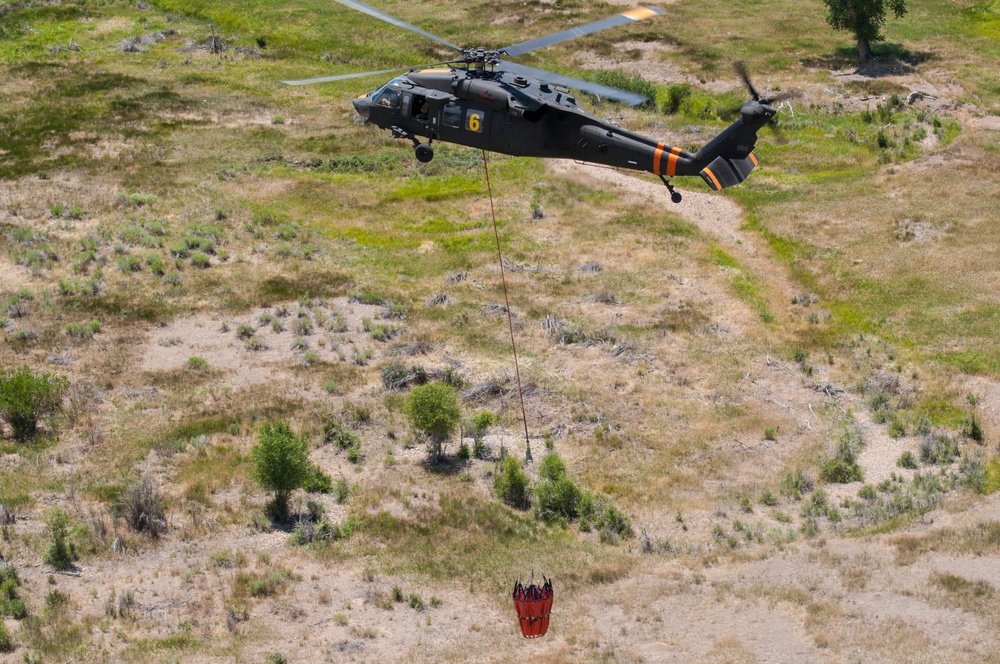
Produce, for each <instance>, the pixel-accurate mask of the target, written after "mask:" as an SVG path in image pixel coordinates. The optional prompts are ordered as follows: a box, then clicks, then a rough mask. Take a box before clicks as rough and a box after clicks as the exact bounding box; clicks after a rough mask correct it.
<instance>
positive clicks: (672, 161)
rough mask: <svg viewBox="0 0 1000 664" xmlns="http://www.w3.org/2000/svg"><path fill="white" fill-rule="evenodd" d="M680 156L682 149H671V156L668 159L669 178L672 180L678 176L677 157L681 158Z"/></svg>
mask: <svg viewBox="0 0 1000 664" xmlns="http://www.w3.org/2000/svg"><path fill="white" fill-rule="evenodd" d="M680 154H681V149H680V148H677V147H674V148H670V156H669V157H667V177H669V178H672V177H674V175H676V174H677V157H679V156H680Z"/></svg>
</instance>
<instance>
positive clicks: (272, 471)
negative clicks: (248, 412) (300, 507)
mask: <svg viewBox="0 0 1000 664" xmlns="http://www.w3.org/2000/svg"><path fill="white" fill-rule="evenodd" d="M250 461H251V464H252V465H251V471H250V472H251V476H252V477H253V479H254V480H256V482H257V483H258V484H260V486H261V487H262V488H263V489H265V490H266V491H271V492H272V493H273V494H274V498H273V500H272V501H271V503H270V504H269V506H268V507H269V511H270V513H271V514H272V515H273V516H274V517H275V520H283V519H284V518H286V517H287V516H288V496H289V495H290V494H291V493H292V491H294V490H295V489H298V488H300V487H301V486H302V485H303V484H304V483H305V482H306V480H307V479H308V477H309V474H310V473H311V472H312V467H313V464H312V463H311V462H310V461H309V444H308V442H307V441H306V439H305V438H303V437H301V436H296V435H295V434H294V433H292V430H291V427H289V426H288V423H287V422H284V421H280V420H279V421H277V422H265V423H264V425H263V426H262V427H261V428H260V434H259V438H258V442H257V444H256V445H254V446H253V449H251V450H250Z"/></svg>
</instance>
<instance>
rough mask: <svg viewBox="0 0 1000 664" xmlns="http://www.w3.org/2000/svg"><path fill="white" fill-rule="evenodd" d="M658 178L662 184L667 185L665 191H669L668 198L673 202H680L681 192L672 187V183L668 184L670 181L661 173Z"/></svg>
mask: <svg viewBox="0 0 1000 664" xmlns="http://www.w3.org/2000/svg"><path fill="white" fill-rule="evenodd" d="M660 180H662V181H663V184H665V185H667V191H669V192H670V200H672V201H673V202H674V203H680V202H681V192H679V191H677V190H676V189H674V185H672V184H670V181H669V180H667V178H665V177H663V176H662V175H661V176H660Z"/></svg>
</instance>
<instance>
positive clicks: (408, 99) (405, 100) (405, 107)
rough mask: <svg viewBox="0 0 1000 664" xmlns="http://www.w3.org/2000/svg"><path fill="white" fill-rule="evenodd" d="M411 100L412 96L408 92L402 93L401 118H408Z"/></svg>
mask: <svg viewBox="0 0 1000 664" xmlns="http://www.w3.org/2000/svg"><path fill="white" fill-rule="evenodd" d="M412 98H413V97H412V95H410V94H409V93H408V92H404V93H403V107H402V108H403V117H404V118H406V117H409V116H410V102H411V100H412Z"/></svg>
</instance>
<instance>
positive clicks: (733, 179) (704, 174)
mask: <svg viewBox="0 0 1000 664" xmlns="http://www.w3.org/2000/svg"><path fill="white" fill-rule="evenodd" d="M755 166H757V155H755V154H754V153H753V151H751V152H750V153H749V154H748V155H747V156H746V157H744V158H742V159H740V158H735V159H727V158H725V157H716V158H715V159H714V160H713V161H712V163H710V164H709V165H708V166H706V167H705V168H703V169H701V173H700V174H699V175H701V178H702V179H703V180H704V181H705V183H706V184H707V185H708V186H709V187H711V188H712V189H714V190H715V191H719V190H720V189H725V188H726V187H731V186H733V185H734V184H739V183H740V182H743V181H744V180H746V179H747V176H749V175H750V171H752V170H753V169H754V167H755Z"/></svg>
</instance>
